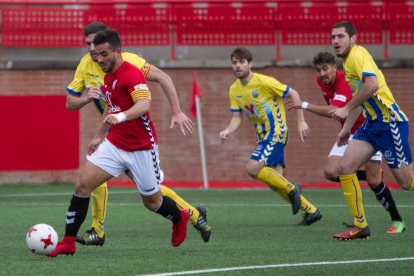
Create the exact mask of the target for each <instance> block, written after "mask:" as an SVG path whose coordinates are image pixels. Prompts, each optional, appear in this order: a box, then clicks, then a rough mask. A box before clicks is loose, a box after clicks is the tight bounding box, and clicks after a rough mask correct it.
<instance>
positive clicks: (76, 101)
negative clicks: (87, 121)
mask: <svg viewBox="0 0 414 276" xmlns="http://www.w3.org/2000/svg"><path fill="white" fill-rule="evenodd" d="M99 97H103V96H102V92H101V91H100V90H95V89H88V90H86V91H85V92H84V93H82V95H81V96H80V97H76V96H75V95H72V94H67V95H66V108H67V109H69V110H76V109H81V108H82V107H84V106H85V105H87V104H88V103H90V102H91V101H93V100H95V99H96V100H97V99H99Z"/></svg>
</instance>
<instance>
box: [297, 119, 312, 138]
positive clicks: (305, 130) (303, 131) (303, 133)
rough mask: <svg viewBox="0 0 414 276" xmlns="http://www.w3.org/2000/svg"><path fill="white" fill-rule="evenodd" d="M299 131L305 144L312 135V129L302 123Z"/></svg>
mask: <svg viewBox="0 0 414 276" xmlns="http://www.w3.org/2000/svg"><path fill="white" fill-rule="evenodd" d="M298 131H299V136H300V140H301V141H302V143H303V142H305V138H306V137H308V135H309V133H310V128H309V126H308V124H307V123H306V122H305V121H300V122H299V123H298Z"/></svg>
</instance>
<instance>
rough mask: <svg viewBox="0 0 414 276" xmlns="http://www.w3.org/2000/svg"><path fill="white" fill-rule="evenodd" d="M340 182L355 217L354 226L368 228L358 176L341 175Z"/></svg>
mask: <svg viewBox="0 0 414 276" xmlns="http://www.w3.org/2000/svg"><path fill="white" fill-rule="evenodd" d="M339 180H340V181H341V185H342V189H343V191H344V197H345V200H346V203H347V204H348V208H349V211H350V212H351V215H352V216H353V217H354V225H355V226H358V227H360V228H364V227H366V226H368V223H367V220H366V218H365V212H364V206H363V205H362V193H361V187H360V185H359V182H358V178H357V176H356V174H355V173H354V174H351V175H340V176H339Z"/></svg>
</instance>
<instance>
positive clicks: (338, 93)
mask: <svg viewBox="0 0 414 276" xmlns="http://www.w3.org/2000/svg"><path fill="white" fill-rule="evenodd" d="M335 82H336V83H335V95H334V97H333V99H332V102H331V105H332V106H336V107H339V108H341V107H344V106H345V105H346V104H347V103H348V102H350V101H351V99H352V90H351V87H350V86H349V85H348V83H347V82H346V79H345V77H344V76H343V75H342V76H340V75H337V79H336V80H335Z"/></svg>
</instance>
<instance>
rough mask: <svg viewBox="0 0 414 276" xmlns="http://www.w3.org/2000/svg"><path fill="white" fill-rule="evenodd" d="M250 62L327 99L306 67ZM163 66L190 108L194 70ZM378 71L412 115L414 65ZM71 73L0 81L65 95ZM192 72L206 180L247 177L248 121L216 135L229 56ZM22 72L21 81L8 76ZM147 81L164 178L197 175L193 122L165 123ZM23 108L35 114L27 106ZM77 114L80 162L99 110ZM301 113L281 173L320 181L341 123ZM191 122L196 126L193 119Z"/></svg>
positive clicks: (15, 90) (1, 76)
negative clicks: (183, 125) (301, 129)
mask: <svg viewBox="0 0 414 276" xmlns="http://www.w3.org/2000/svg"><path fill="white" fill-rule="evenodd" d="M253 66H254V62H253ZM253 70H254V71H256V72H260V73H264V74H268V75H270V76H274V77H276V78H277V79H278V80H280V81H281V82H284V83H286V84H289V85H290V86H292V87H293V88H294V89H296V90H297V91H299V93H300V95H301V97H302V98H303V99H306V100H308V101H309V102H312V103H319V104H325V102H324V100H323V98H322V96H321V93H320V91H319V90H318V87H317V85H316V82H315V77H316V73H315V72H314V70H313V69H311V68H266V69H255V68H254V67H253ZM165 71H166V72H167V73H168V74H169V75H170V76H171V78H172V79H173V80H174V83H175V85H176V88H177V91H178V93H179V98H180V102H181V107H182V109H183V111H185V112H186V113H187V114H189V110H190V99H191V87H192V71H193V70H191V69H168V70H165ZM382 71H383V73H384V75H385V78H386V79H387V82H388V85H389V86H390V88H391V90H392V91H393V93H394V96H395V98H396V99H397V101H398V103H399V105H400V106H401V108H402V109H403V110H404V112H405V113H406V114H407V116H408V117H409V118H410V119H411V120H414V97H413V96H412V92H411V91H412V87H414V78H413V77H412V76H413V75H414V69H383V70H382ZM73 73H74V71H73V70H59V71H52V70H48V71H42V70H38V71H0V83H1V84H2V85H1V86H0V95H4V94H8V95H13V94H25V95H38V94H45V95H56V94H60V95H64V94H65V87H66V85H67V84H68V83H69V82H70V81H71V79H72V77H73ZM197 73H198V80H199V84H200V88H201V91H202V93H203V96H202V98H201V102H202V113H203V126H204V140H205V147H206V158H207V171H208V176H209V180H210V181H212V182H236V183H237V182H240V183H245V182H251V181H252V180H251V179H250V177H249V176H248V175H247V173H246V171H245V165H246V162H247V160H248V158H249V156H250V154H251V152H252V150H253V149H254V148H255V134H254V129H253V127H252V126H250V125H249V124H248V122H247V121H246V120H244V122H243V125H242V127H241V128H240V130H239V131H238V132H237V133H236V134H235V135H233V136H232V137H231V139H230V140H229V141H228V143H225V144H221V142H220V139H219V132H220V131H221V130H223V129H224V128H225V127H226V126H227V124H228V122H229V120H230V118H231V113H230V111H229V109H230V106H229V101H228V89H229V86H230V85H231V84H232V83H233V81H234V76H233V74H232V72H231V69H230V61H229V69H202V70H197ZM23 78H24V80H25V82H24V83H23V82H21V81H20V82H16V81H12V80H16V79H17V80H22V79H23ZM39 79H42V82H41V84H39ZM150 89H151V91H152V102H151V118H152V119H153V121H154V124H155V127H156V130H157V136H158V141H159V146H160V158H161V167H162V169H163V170H164V172H165V176H166V180H167V181H179V182H201V181H202V171H201V163H200V151H199V144H198V133H197V129H195V132H194V133H193V134H192V135H187V136H182V134H181V133H180V131H179V130H178V129H177V128H174V129H170V115H171V109H170V107H169V104H168V100H167V99H166V97H165V96H164V94H163V92H162V90H161V89H160V87H159V85H156V84H150ZM60 97H62V96H60ZM2 106H3V105H2ZM58 109H59V110H58ZM25 112H27V113H28V114H29V115H32V114H30V113H29V112H28V111H27V110H25ZM54 112H56V114H61V113H62V112H67V111H66V109H65V103H64V102H63V101H62V102H60V104H56V110H55V111H54ZM69 113H71V112H69ZM29 115H28V116H29ZM79 116H80V133H79V137H80V141H81V143H80V146H79V148H78V149H77V150H75V151H73V152H72V154H75V153H78V154H79V162H80V164H81V165H82V164H83V163H84V162H85V155H86V149H87V145H88V143H89V142H90V140H91V139H92V137H93V135H94V134H95V131H96V124H97V121H98V120H99V117H98V115H97V112H96V111H95V110H94V108H93V107H92V106H86V107H85V108H84V109H82V110H81V111H80V112H79ZM305 116H306V120H307V122H308V124H309V126H310V128H311V134H310V136H309V138H308V139H307V140H306V142H305V143H301V142H300V140H299V137H298V133H297V129H296V116H295V115H294V113H292V112H288V114H287V119H288V126H289V131H290V132H289V145H288V146H287V148H286V164H287V168H286V177H287V178H288V179H291V180H293V181H300V182H303V183H325V182H327V181H326V180H325V179H324V177H323V168H324V166H325V162H326V158H327V155H328V153H329V150H330V149H331V147H332V145H333V143H334V141H335V138H336V135H337V133H338V131H339V124H338V123H337V122H335V121H333V120H329V119H325V118H321V117H319V116H316V115H313V114H311V113H309V112H306V113H305ZM3 118H5V117H4V113H2V116H1V117H0V120H1V121H2V122H3ZM6 118H8V119H10V118H11V117H10V116H7V117H6ZM30 118H32V116H31V117H30ZM32 120H33V119H32ZM35 120H36V119H35ZM194 123H195V128H196V127H197V123H196V121H195V122H194ZM62 124H63V123H62ZM410 126H411V130H412V129H413V127H414V125H413V121H411V122H410ZM11 127H12V126H11V125H9V126H8V127H7V128H3V129H2V135H4V134H3V133H5V132H4V131H6V130H7V131H8V129H12V128H11ZM73 131H74V132H76V131H77V129H73ZM72 134H73V133H72ZM72 134H68V135H72ZM73 135H77V134H73ZM410 142H411V145H412V146H413V145H414V135H413V134H412V133H411V135H410ZM2 146H3V147H6V146H4V145H2ZM65 146H66V145H65ZM0 156H3V155H0ZM40 156H44V154H43V153H42V154H41V155H40ZM7 158H8V157H7ZM62 159H63V158H62ZM59 162H65V161H64V160H61V161H59ZM383 168H384V169H385V180H386V181H387V182H388V183H389V182H391V183H395V180H394V179H393V178H392V176H391V173H390V171H389V170H388V168H387V167H386V165H385V164H384V166H383ZM78 174H79V170H63V171H52V170H50V171H19V172H16V171H13V172H5V171H0V183H10V182H12V183H16V182H51V181H75V180H76V179H77V176H78Z"/></svg>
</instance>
